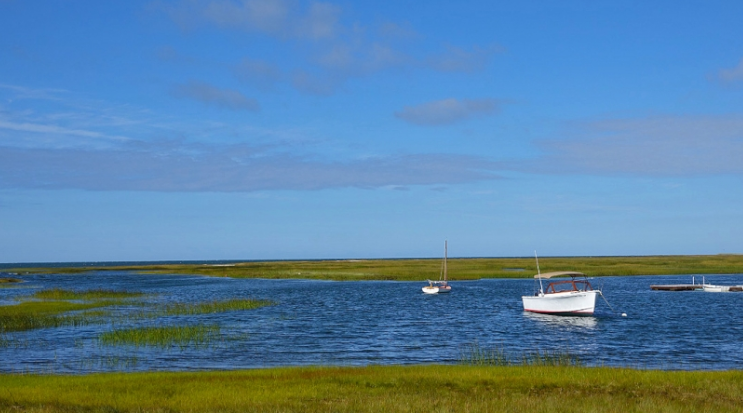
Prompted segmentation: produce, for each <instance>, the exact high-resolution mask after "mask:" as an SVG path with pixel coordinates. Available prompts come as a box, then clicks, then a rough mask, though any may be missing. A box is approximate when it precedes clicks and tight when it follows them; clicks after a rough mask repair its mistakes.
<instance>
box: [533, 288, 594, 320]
mask: <svg viewBox="0 0 743 413" xmlns="http://www.w3.org/2000/svg"><path fill="white" fill-rule="evenodd" d="M597 295H598V291H567V292H559V293H553V294H543V295H539V296H523V297H521V300H522V301H523V303H524V311H529V312H532V313H541V314H557V315H592V314H593V310H594V309H595V308H596V296H597Z"/></svg>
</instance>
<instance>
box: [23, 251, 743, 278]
mask: <svg viewBox="0 0 743 413" xmlns="http://www.w3.org/2000/svg"><path fill="white" fill-rule="evenodd" d="M539 264H540V268H541V271H542V272H548V271H563V270H572V271H580V272H583V273H585V274H587V275H588V276H591V277H597V276H610V275H619V276H625V275H665V274H740V273H743V255H732V254H728V255H668V256H645V257H544V258H540V259H539ZM448 267H449V279H451V280H476V279H480V278H530V277H532V276H534V274H536V272H537V268H536V264H535V261H534V258H531V257H529V258H453V259H449V265H448ZM112 269H116V270H132V271H142V272H148V273H161V274H166V273H167V274H200V275H208V276H216V277H233V278H304V279H323V280H340V281H358V280H396V281H420V280H426V279H438V278H439V274H440V271H441V260H440V259H399V260H325V261H263V262H245V263H238V264H235V265H201V264H183V265H141V266H121V267H98V268H96V267H85V268H17V269H13V270H12V271H16V272H31V273H37V272H43V273H76V272H86V271H95V270H112Z"/></svg>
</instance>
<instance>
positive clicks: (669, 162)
mask: <svg viewBox="0 0 743 413" xmlns="http://www.w3.org/2000/svg"><path fill="white" fill-rule="evenodd" d="M569 134H570V136H569V137H568V138H564V139H553V140H543V141H540V142H538V146H539V147H540V148H541V149H542V150H543V151H544V156H543V157H541V158H540V159H539V160H537V161H536V162H534V163H529V164H528V165H527V164H521V165H514V166H515V167H516V169H526V170H532V171H537V172H545V173H579V174H635V175H700V174H741V173H743V163H741V161H740V160H741V159H743V117H740V116H717V117H714V116H685V117H682V116H659V117H649V118H640V119H608V120H602V121H593V122H585V123H582V124H579V127H574V128H572V129H570V131H569Z"/></svg>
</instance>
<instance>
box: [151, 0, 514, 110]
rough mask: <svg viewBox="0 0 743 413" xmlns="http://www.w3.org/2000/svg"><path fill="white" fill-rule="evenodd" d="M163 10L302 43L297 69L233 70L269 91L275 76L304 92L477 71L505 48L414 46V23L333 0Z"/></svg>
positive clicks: (258, 64) (256, 59) (199, 23)
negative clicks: (362, 80) (380, 77)
mask: <svg viewBox="0 0 743 413" xmlns="http://www.w3.org/2000/svg"><path fill="white" fill-rule="evenodd" d="M159 8H160V10H163V11H164V12H165V13H166V14H167V16H169V17H170V19H171V20H172V21H174V22H175V23H176V24H177V25H179V26H180V27H182V28H184V29H186V30H195V29H197V28H199V27H212V28H217V29H219V30H225V31H240V32H247V33H253V34H259V35H262V36H269V37H272V38H274V39H277V40H278V41H279V42H280V43H289V44H290V45H292V46H299V47H289V48H287V53H290V54H292V55H293V56H294V59H292V61H293V63H292V64H293V65H294V66H293V67H279V65H278V64H276V63H274V62H272V61H270V59H266V58H263V57H262V56H252V57H251V58H250V59H246V60H244V61H243V62H242V63H240V64H239V65H236V67H235V68H234V69H233V70H234V73H235V75H236V76H237V77H238V78H239V79H241V80H243V81H246V82H247V83H249V84H251V85H252V86H258V87H261V88H264V89H265V88H266V86H270V85H271V84H272V83H271V82H282V83H286V84H289V85H292V86H293V87H295V88H296V89H297V90H298V91H300V92H303V93H308V94H319V95H328V94H332V93H334V92H335V91H336V90H337V89H338V87H339V86H340V85H342V84H343V83H344V82H346V81H347V80H349V79H352V78H359V77H365V76H370V75H372V74H375V73H378V72H380V71H384V70H389V69H403V68H404V69H421V68H426V69H430V70H436V71H442V72H449V73H453V72H464V73H472V72H477V71H482V70H484V69H485V68H486V67H487V66H488V64H489V63H490V62H491V61H492V58H493V56H494V55H496V54H498V53H501V52H502V51H503V48H502V47H500V46H488V47H480V46H469V47H459V46H454V45H450V44H445V45H443V49H442V50H441V51H439V52H432V53H430V54H422V53H420V52H419V50H421V49H422V48H420V47H409V46H410V45H409V42H411V41H420V40H421V39H424V37H423V36H421V35H419V34H418V33H416V32H415V30H413V29H412V28H411V27H410V25H409V24H405V23H403V24H397V23H394V22H389V21H385V22H382V23H379V24H375V25H371V26H367V25H365V24H363V23H360V22H359V21H350V20H349V17H348V14H345V15H344V13H343V9H342V8H341V7H340V6H338V5H335V4H332V3H330V2H319V1H302V0H296V1H289V0H243V1H234V0H183V1H180V2H175V3H168V4H166V5H162V4H161V5H160V6H159ZM425 49H428V50H431V47H426V48H425ZM298 50H301V52H297V51H298ZM162 54H163V56H162V58H163V59H172V58H173V57H174V54H173V53H172V50H168V49H164V50H163V51H162ZM257 80H268V81H269V82H268V83H259V82H257Z"/></svg>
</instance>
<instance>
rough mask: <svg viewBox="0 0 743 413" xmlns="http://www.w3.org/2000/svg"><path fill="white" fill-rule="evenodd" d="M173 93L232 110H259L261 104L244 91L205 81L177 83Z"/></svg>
mask: <svg viewBox="0 0 743 413" xmlns="http://www.w3.org/2000/svg"><path fill="white" fill-rule="evenodd" d="M172 94H173V96H175V97H178V98H188V99H193V100H197V101H199V102H202V103H205V104H207V105H214V106H217V107H221V108H226V109H232V110H249V111H258V110H260V105H259V104H258V101H256V100H255V99H250V98H247V97H245V95H243V94H242V93H240V92H238V91H236V90H232V89H220V88H218V87H215V86H212V85H210V84H208V83H205V82H199V81H190V82H188V83H185V84H181V85H176V86H175V87H173V89H172Z"/></svg>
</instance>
